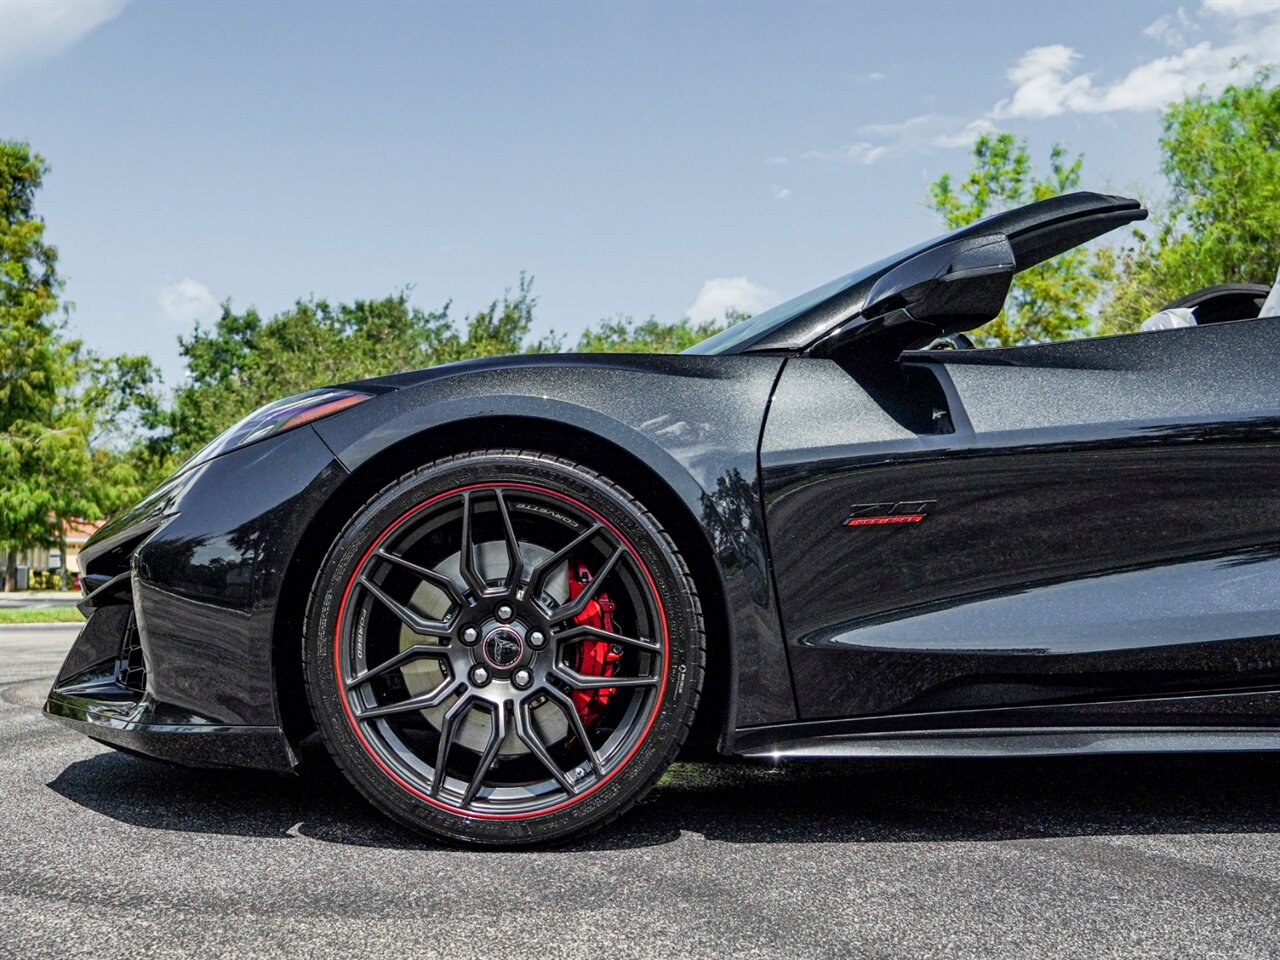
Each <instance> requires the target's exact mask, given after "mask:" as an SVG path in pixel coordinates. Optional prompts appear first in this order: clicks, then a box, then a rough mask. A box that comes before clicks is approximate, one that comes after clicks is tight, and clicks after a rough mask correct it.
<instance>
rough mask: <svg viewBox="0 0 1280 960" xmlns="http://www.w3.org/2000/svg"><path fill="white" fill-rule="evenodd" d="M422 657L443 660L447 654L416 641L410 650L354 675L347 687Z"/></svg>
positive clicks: (364, 681) (357, 684) (353, 687)
mask: <svg viewBox="0 0 1280 960" xmlns="http://www.w3.org/2000/svg"><path fill="white" fill-rule="evenodd" d="M422 657H431V658H433V659H436V660H443V659H444V658H445V655H444V653H443V652H442V651H441V649H440V648H439V647H430V646H427V645H426V644H425V643H415V644H414V645H413V646H412V647H410V648H409V649H408V650H401V651H400V652H399V653H397V654H396V655H395V656H394V657H391V658H390V659H388V660H384V661H383V662H382V663H380V664H378V665H377V666H376V667H370V668H369V669H368V670H366V671H365V672H364V673H362V674H360V675H359V676H358V677H352V678H351V679H350V680H348V681H347V682H346V688H347V689H348V690H353V689H355V688H356V687H358V686H360V685H361V684H365V683H368V682H369V681H370V680H375V679H377V678H378V677H380V676H382V675H383V674H387V673H390V672H391V671H392V670H395V669H396V668H398V667H402V666H404V665H405V664H406V663H409V662H410V661H411V660H418V659H420V658H422Z"/></svg>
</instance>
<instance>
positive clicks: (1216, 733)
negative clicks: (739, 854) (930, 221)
mask: <svg viewBox="0 0 1280 960" xmlns="http://www.w3.org/2000/svg"><path fill="white" fill-rule="evenodd" d="M1143 216H1145V212H1144V211H1143V210H1142V209H1141V208H1140V207H1139V205H1138V204H1137V203H1136V202H1134V201H1132V200H1127V199H1123V198H1119V197H1109V196H1101V195H1097V194H1091V193H1077V194H1072V195H1068V196H1062V197H1057V198H1054V199H1051V200H1046V201H1043V202H1041V203H1036V204H1032V205H1031V206H1028V207H1024V208H1021V209H1018V210H1014V211H1011V212H1007V213H1003V214H1000V215H998V216H994V217H991V218H989V219H987V220H984V221H982V222H979V223H976V224H974V225H972V226H970V227H967V228H965V229H962V230H958V231H956V232H954V233H951V234H948V235H946V236H944V237H941V238H938V239H935V240H931V241H929V242H927V243H924V244H921V245H920V246H917V247H915V248H913V249H910V250H907V251H904V252H902V253H899V254H895V255H894V256H892V257H889V258H887V259H885V260H882V261H880V262H878V263H875V264H873V265H871V266H869V267H866V268H864V269H862V270H858V271H855V272H853V273H851V274H849V275H848V276H845V277H841V278H840V279H838V280H834V281H832V282H831V283H829V284H826V285H825V286H823V287H820V288H818V289H817V290H814V291H812V292H810V293H807V294H805V295H803V296H801V297H798V298H796V299H795V300H792V301H790V302H788V303H785V304H783V305H781V306H779V307H776V308H774V309H772V310H769V311H768V312H766V313H763V314H761V315H759V316H757V317H755V318H754V319H752V320H749V321H746V322H743V323H741V324H738V325H737V326H734V327H731V328H730V329H728V330H726V331H725V332H723V333H721V334H719V335H717V336H715V337H712V338H711V339H709V340H707V341H705V342H704V343H702V344H700V345H698V346H697V347H695V348H693V349H692V350H689V351H687V352H686V353H684V354H682V355H679V356H598V355H597V356H592V355H577V356H575V355H567V356H522V357H507V358H501V359H487V360H480V361H471V362H465V363H458V364H450V365H447V366H442V367H437V368H434V369H430V370H424V371H420V372H416V373H404V374H397V375H395V376H388V377H382V378H378V379H373V380H367V381H362V382H359V383H348V384H343V385H341V386H336V387H332V388H327V389H323V390H316V391H312V392H310V393H307V394H304V395H302V396H298V397H293V398H291V399H288V400H283V401H280V402H278V403H274V404H271V405H269V406H267V407H264V408H263V409H261V410H259V411H257V412H255V413H253V414H252V415H250V416H249V417H247V418H246V419H245V420H243V421H242V422H241V423H239V424H237V425H236V426H234V427H233V428H231V429H230V430H228V431H227V432H226V433H225V434H224V435H223V436H221V437H219V438H218V439H217V440H215V441H214V442H213V443H211V444H210V445H209V446H208V447H207V448H206V449H205V450H203V451H202V452H201V453H200V454H199V455H197V456H196V457H195V458H194V459H193V460H192V461H191V462H190V463H188V464H187V465H186V466H185V467H184V468H183V469H182V470H180V471H179V472H178V473H177V474H176V475H175V476H173V477H172V478H171V479H169V480H168V481H166V482H165V483H164V484H162V485H161V486H160V487H159V488H158V489H157V490H155V491H154V492H153V493H152V494H151V495H150V496H148V497H147V498H146V499H145V500H144V501H143V502H142V503H140V504H139V505H138V506H137V507H135V508H134V509H132V510H131V511H129V512H128V513H127V514H126V515H124V516H122V517H119V518H118V519H116V520H114V521H113V522H111V523H109V524H108V525H106V526H105V527H103V528H102V530H101V531H99V532H98V534H97V535H96V536H95V537H94V538H93V539H92V541H91V542H90V544H89V546H88V547H87V548H86V549H85V551H84V553H83V558H82V560H83V565H82V570H83V571H84V576H83V582H84V589H85V591H86V597H85V599H84V600H83V601H82V603H81V608H82V609H83V610H84V611H85V613H87V614H88V615H89V619H88V622H87V624H86V625H85V627H84V629H83V631H82V633H81V634H80V636H79V639H78V640H77V641H76V643H75V645H74V647H73V648H72V650H71V652H70V654H69V655H68V657H67V660H66V663H65V664H64V665H63V667H62V669H61V672H60V673H59V675H58V677H57V681H56V682H55V684H54V687H53V690H52V691H51V693H50V694H49V699H48V703H47V704H46V706H45V710H46V712H47V713H48V714H49V715H50V716H51V717H54V718H56V719H58V720H61V721H63V722H66V723H69V724H71V725H72V726H74V727H75V728H76V729H79V730H81V731H83V732H84V733H85V734H87V735H88V736H90V737H93V738H94V739H97V740H101V741H103V742H106V743H109V744H112V745H116V746H119V747H122V748H125V749H130V750H135V751H139V752H141V753H145V754H150V755H152V756H155V757H161V758H166V759H169V760H175V761H179V762H182V763H188V764H201V765H227V766H246V767H259V768H264V769H268V770H277V771H289V770H291V769H292V768H293V767H294V766H295V764H296V757H297V747H298V744H299V742H300V741H302V740H303V739H304V738H307V737H308V736H310V735H312V734H313V733H316V732H317V731H318V733H319V736H320V737H321V738H322V739H323V741H324V743H325V744H326V745H327V747H328V750H329V751H330V753H331V754H332V756H333V758H334V759H335V760H336V761H337V763H338V764H339V766H340V767H341V768H342V769H343V770H344V771H345V773H346V775H347V776H348V777H349V778H350V780H351V781H352V783H353V784H354V785H355V786H356V787H357V788H358V789H359V790H360V791H362V792H363V793H364V794H365V795H366V796H367V797H368V798H369V799H370V800H371V801H372V802H373V803H374V804H376V805H377V806H378V807H380V808H381V809H382V810H384V811H386V812H387V813H388V814H390V815H391V816H393V817H395V818H396V819H398V820H400V821H402V822H403V823H406V824H408V825H410V826H411V827H414V828H417V829H420V830H424V831H427V832H429V833H431V834H434V835H436V836H440V837H445V838H449V839H452V840H455V841H463V842H470V843H478V844H505V845H511V844H525V843H537V842H547V841H555V840H561V839H564V838H567V837H570V836H572V835H576V834H578V833H580V832H582V831H584V830H586V829H588V828H591V827H596V826H599V825H601V824H603V823H605V822H607V821H609V820H611V819H612V818H614V817H616V816H618V815H619V814H620V813H622V812H623V811H624V810H626V809H627V808H628V807H629V806H630V805H631V804H633V803H634V802H635V801H636V800H637V799H638V798H639V797H640V796H642V795H643V794H644V792H645V790H646V789H647V788H648V787H650V786H651V785H652V784H653V783H654V781H655V780H656V779H657V778H658V777H659V776H660V775H661V773H662V771H663V769H664V768H665V767H666V766H667V765H668V764H669V763H670V762H671V761H672V760H673V759H674V758H675V757H676V756H677V754H679V753H680V751H681V750H682V748H683V749H685V750H687V751H690V752H691V753H694V752H697V753H698V754H699V755H703V756H705V755H707V754H708V753H714V754H718V755H728V756H738V757H754V758H761V759H766V758H771V759H779V758H782V759H790V758H807V757H855V756H867V755H922V754H927V755H993V754H999V755H1007V754H1018V755H1026V754H1045V753H1081V752H1117V751H1142V752H1150V751H1174V750H1178V751H1181V750H1274V749H1280V318H1277V317H1274V316H1272V317H1266V318H1259V317H1258V313H1259V310H1260V307H1261V305H1262V304H1263V303H1264V302H1265V298H1266V297H1267V292H1268V288H1267V287H1266V286H1257V287H1254V286H1248V285H1239V284H1237V285H1231V286H1222V287H1214V288H1209V289H1207V290H1204V291H1199V292H1197V293H1195V294H1190V295H1188V297H1185V298H1183V301H1182V302H1181V305H1182V306H1184V307H1185V306H1191V307H1194V309H1195V316H1196V318H1197V319H1198V321H1199V322H1198V324H1196V325H1193V326H1186V327H1182V328H1178V329H1169V330H1162V331H1158V332H1149V333H1135V334H1132V335H1126V336H1112V337H1100V338H1095V339H1087V340H1072V341H1069V342H1060V343H1046V344H1038V345H1033V346H1022V347H1014V348H1001V349H972V348H971V347H972V344H971V343H970V342H969V341H968V340H967V338H965V337H964V336H963V332H964V331H968V330H974V329H976V328H978V327H980V326H981V325H982V324H984V323H986V322H988V321H990V320H992V319H993V318H995V317H996V316H997V314H998V313H999V311H1000V310H1001V307H1002V304H1003V303H1004V300H1005V297H1006V294H1007V293H1008V290H1009V285H1010V281H1011V278H1012V277H1013V275H1014V274H1015V273H1016V272H1018V271H1020V270H1024V269H1026V268H1028V267H1031V266H1033V265H1035V264H1037V263H1040V262H1042V261H1044V260H1046V259H1047V258H1049V257H1052V256H1054V255H1056V254H1058V253H1061V252H1063V251H1065V250H1068V249H1070V248H1072V247H1075V246H1076V245H1078V244H1081V243H1084V242H1086V241H1088V240H1090V239H1092V238H1094V237H1097V236H1099V235H1100V234H1102V233H1104V232H1106V231H1108V230H1111V229H1113V228H1115V227H1118V226H1121V225H1123V224H1127V223H1130V222H1131V221H1134V220H1137V219H1140V218H1142V217H1143Z"/></svg>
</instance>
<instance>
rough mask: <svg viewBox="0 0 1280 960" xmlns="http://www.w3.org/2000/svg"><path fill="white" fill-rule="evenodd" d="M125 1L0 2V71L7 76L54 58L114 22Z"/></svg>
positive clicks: (41, 0)
mask: <svg viewBox="0 0 1280 960" xmlns="http://www.w3.org/2000/svg"><path fill="white" fill-rule="evenodd" d="M124 5H125V0H2V2H0V70H3V71H4V72H5V73H10V72H13V71H15V70H19V69H22V68H23V67H28V66H31V65H33V64H37V63H40V62H42V61H44V60H47V59H49V58H50V57H53V56H56V55H57V54H59V53H61V52H62V51H63V50H66V49H67V48H68V47H71V46H72V45H74V44H75V43H76V42H77V41H79V40H82V39H83V38H84V37H85V36H87V35H88V34H89V33H90V32H91V31H93V30H94V29H95V28H97V27H100V26H102V24H104V23H106V22H107V21H108V20H114V19H115V18H116V17H118V16H119V15H120V11H121V10H123V9H124Z"/></svg>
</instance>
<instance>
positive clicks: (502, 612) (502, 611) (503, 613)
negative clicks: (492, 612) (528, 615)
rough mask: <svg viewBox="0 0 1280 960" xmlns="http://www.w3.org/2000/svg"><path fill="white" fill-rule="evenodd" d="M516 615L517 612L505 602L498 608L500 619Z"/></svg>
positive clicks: (507, 618)
mask: <svg viewBox="0 0 1280 960" xmlns="http://www.w3.org/2000/svg"><path fill="white" fill-rule="evenodd" d="M514 615H515V612H514V611H513V610H512V609H511V608H510V607H509V606H507V604H505V603H504V604H503V605H502V606H500V607H499V608H498V619H499V620H510V619H511V618H512V617H513V616H514Z"/></svg>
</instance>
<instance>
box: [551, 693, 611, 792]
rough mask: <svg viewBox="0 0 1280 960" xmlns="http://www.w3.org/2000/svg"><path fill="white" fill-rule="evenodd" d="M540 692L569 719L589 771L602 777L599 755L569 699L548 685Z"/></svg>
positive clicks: (602, 768) (602, 769)
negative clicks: (555, 704) (580, 743)
mask: <svg viewBox="0 0 1280 960" xmlns="http://www.w3.org/2000/svg"><path fill="white" fill-rule="evenodd" d="M542 690H543V692H544V693H546V694H547V696H549V697H551V699H552V700H554V701H556V703H558V704H560V707H561V710H562V711H563V712H564V713H565V714H566V715H567V716H568V718H569V725H570V726H571V727H573V732H574V733H575V734H576V735H577V737H578V739H579V740H581V741H582V749H583V750H585V751H586V754H587V759H588V760H589V761H590V762H591V769H592V770H594V771H595V773H596V776H597V777H603V776H604V765H603V764H601V763H600V755H599V754H597V753H596V748H595V747H593V746H592V745H591V740H590V739H589V738H588V737H587V728H586V727H584V726H583V725H582V717H580V716H579V715H578V708H577V707H575V706H574V705H573V701H572V700H571V699H569V698H568V697H566V696H565V695H564V694H563V693H561V692H560V691H559V690H557V689H556V688H555V687H553V686H551V685H549V684H548V685H547V686H545V687H543V688H542Z"/></svg>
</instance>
